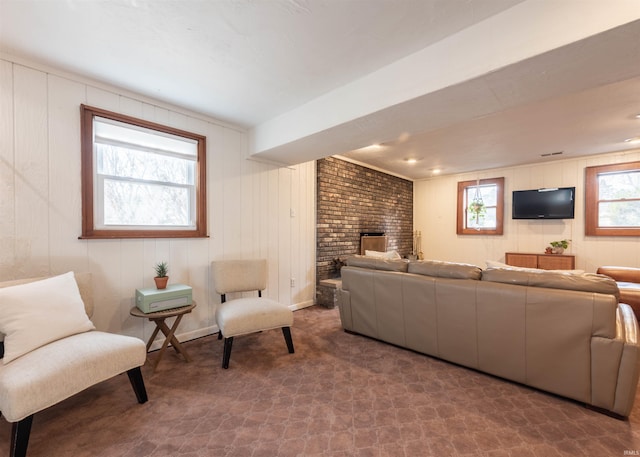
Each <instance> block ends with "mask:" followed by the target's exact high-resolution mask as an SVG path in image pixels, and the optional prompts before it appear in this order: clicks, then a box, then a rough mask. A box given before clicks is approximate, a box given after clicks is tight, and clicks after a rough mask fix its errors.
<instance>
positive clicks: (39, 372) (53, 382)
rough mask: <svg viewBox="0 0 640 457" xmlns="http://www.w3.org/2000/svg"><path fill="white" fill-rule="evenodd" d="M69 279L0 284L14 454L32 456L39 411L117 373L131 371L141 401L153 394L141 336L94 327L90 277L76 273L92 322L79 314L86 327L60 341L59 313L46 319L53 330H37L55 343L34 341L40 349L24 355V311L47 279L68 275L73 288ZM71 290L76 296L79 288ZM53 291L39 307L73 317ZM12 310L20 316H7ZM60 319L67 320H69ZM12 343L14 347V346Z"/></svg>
mask: <svg viewBox="0 0 640 457" xmlns="http://www.w3.org/2000/svg"><path fill="white" fill-rule="evenodd" d="M68 275H72V273H68V274H67V275H61V276H57V277H55V278H48V279H45V280H40V279H41V278H40V279H27V280H19V281H9V282H2V283H0V302H1V303H2V304H3V306H2V307H1V308H0V331H2V332H3V333H5V334H6V336H5V340H4V342H3V355H4V358H3V360H2V361H0V411H1V413H2V415H3V416H4V418H5V419H6V420H7V421H8V422H11V423H12V424H13V426H12V436H11V448H10V455H11V456H16V457H17V456H25V455H26V453H27V446H28V444H29V434H30V431H31V423H32V421H33V415H34V414H35V413H37V412H39V411H42V410H43V409H45V408H48V407H49V406H52V405H54V404H56V403H58V402H60V401H62V400H64V399H66V398H69V397H71V396H72V395H75V394H76V393H78V392H80V391H82V390H84V389H86V388H88V387H90V386H92V385H94V384H97V383H99V382H102V381H104V380H106V379H109V378H111V377H113V376H115V375H117V374H121V373H125V372H126V373H127V374H128V377H129V381H130V382H131V385H132V386H133V390H134V392H135V394H136V397H137V400H138V403H144V402H146V401H147V392H146V389H145V385H144V380H143V379H142V373H141V370H140V367H141V366H142V365H143V364H144V363H145V360H146V355H147V351H146V348H145V344H144V342H142V341H141V340H140V339H138V338H134V337H130V336H124V335H117V334H112V333H105V332H100V331H97V330H95V329H93V324H92V323H91V321H90V320H89V319H88V317H89V316H91V314H92V312H93V302H92V295H91V275H90V274H87V273H85V274H76V275H75V283H76V284H77V287H76V291H75V293H76V295H77V292H78V289H79V294H80V297H81V299H80V303H83V304H84V309H85V312H86V316H84V317H86V318H87V319H86V321H87V322H88V323H87V322H83V316H77V317H79V319H80V320H79V321H80V323H81V325H80V327H76V330H77V333H74V331H73V330H71V331H70V332H69V331H68V332H67V333H71V334H69V335H63V336H61V337H57V336H56V335H55V331H56V329H57V328H59V325H58V322H57V321H58V319H57V317H56V315H54V316H53V317H51V316H48V317H47V319H46V320H45V322H48V325H47V328H44V329H42V328H37V329H36V330H38V335H41V334H43V333H44V334H48V333H50V332H53V333H52V335H53V336H51V337H50V338H54V340H52V341H49V342H46V343H44V344H42V345H39V346H38V344H40V342H33V343H32V346H33V345H36V347H35V348H33V349H30V348H26V349H27V351H26V352H24V353H21V352H23V348H19V347H17V346H18V345H20V344H23V342H24V341H23V339H22V340H21V337H20V335H16V334H13V333H11V331H13V330H15V329H16V328H17V327H19V326H20V325H17V324H16V321H18V320H20V319H23V320H24V318H25V316H27V315H28V312H29V311H28V310H27V311H26V312H23V309H27V308H31V309H32V310H34V309H36V307H34V306H33V303H32V301H33V300H30V297H33V296H34V295H33V294H34V293H35V294H36V295H37V294H38V293H40V294H42V292H44V291H47V287H48V284H49V283H48V282H46V281H48V280H54V279H56V280H57V278H64V277H65V276H66V279H65V280H66V283H65V284H67V285H69V278H72V276H68ZM71 280H72V279H71ZM51 284H53V285H55V284H57V283H56V282H53V283H51ZM27 285H28V286H29V287H31V288H33V287H34V286H36V285H38V286H39V285H41V286H42V287H40V288H39V289H36V291H35V292H34V291H33V290H31V291H29V290H26V291H25V287H24V286H27ZM71 285H73V283H71ZM55 289H59V288H58V287H56V288H55ZM70 289H71V293H72V294H73V293H74V291H73V287H71V288H70ZM50 292H51V296H50V297H46V299H44V300H41V301H40V303H37V305H38V306H40V307H41V309H43V310H44V312H43V314H46V313H51V312H52V311H53V312H55V313H56V314H57V315H63V314H67V313H66V312H65V311H64V309H56V308H55V306H56V296H55V295H56V294H58V293H59V290H51V291H50ZM30 294H31V295H30ZM58 295H59V294H58ZM57 298H60V297H59V296H58V297H57ZM7 303H9V306H8V307H7V306H5V305H6V304H7ZM12 312H13V313H14V314H15V315H17V316H18V317H15V316H8V315H7V314H9V313H12ZM25 313H26V314H25ZM69 314H73V313H72V312H71V313H69ZM76 314H77V313H76ZM31 317H33V316H31ZM58 317H60V318H61V319H63V318H66V317H67V316H58ZM37 325H38V324H37V323H36V324H33V325H32V324H30V323H27V325H24V326H23V327H24V328H27V329H29V331H31V332H32V333H33V328H32V327H37ZM7 329H9V331H8V330H7ZM58 336H60V335H58ZM29 337H31V336H29ZM10 339H11V340H10ZM27 339H28V338H27ZM10 343H11V347H9V346H10Z"/></svg>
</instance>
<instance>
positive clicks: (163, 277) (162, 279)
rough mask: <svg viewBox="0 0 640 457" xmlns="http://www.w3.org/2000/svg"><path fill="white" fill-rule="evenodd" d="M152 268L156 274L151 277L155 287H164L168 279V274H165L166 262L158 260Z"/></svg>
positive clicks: (166, 269) (167, 269) (167, 270)
mask: <svg viewBox="0 0 640 457" xmlns="http://www.w3.org/2000/svg"><path fill="white" fill-rule="evenodd" d="M153 269H154V270H155V272H156V276H155V278H153V280H154V281H155V282H156V288H158V289H166V288H167V281H169V276H167V273H168V272H169V267H168V266H167V262H159V263H157V264H156V266H155V267H153Z"/></svg>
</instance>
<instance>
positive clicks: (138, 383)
mask: <svg viewBox="0 0 640 457" xmlns="http://www.w3.org/2000/svg"><path fill="white" fill-rule="evenodd" d="M127 375H129V382H131V387H133V391H134V392H135V394H136V398H137V399H138V403H145V402H146V401H147V400H148V398H147V389H146V388H145V387H144V379H142V371H141V370H140V367H137V368H132V369H131V370H129V371H127Z"/></svg>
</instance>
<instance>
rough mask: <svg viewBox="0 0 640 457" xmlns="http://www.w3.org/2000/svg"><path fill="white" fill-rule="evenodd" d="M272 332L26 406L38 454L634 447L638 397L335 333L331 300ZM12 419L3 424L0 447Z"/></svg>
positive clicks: (615, 450) (510, 452)
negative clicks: (593, 392) (289, 342)
mask: <svg viewBox="0 0 640 457" xmlns="http://www.w3.org/2000/svg"><path fill="white" fill-rule="evenodd" d="M294 317H295V323H294V327H293V331H292V333H293V339H294V344H295V348H296V353H295V354H288V352H287V348H286V345H285V342H284V338H283V337H282V332H280V331H279V330H273V331H268V332H263V333H260V334H255V335H249V336H245V337H238V338H236V339H235V341H234V347H233V352H232V355H231V363H230V367H229V369H228V370H223V369H222V368H221V367H220V363H221V357H222V342H221V341H218V340H217V339H216V337H215V336H211V337H206V338H201V339H198V340H195V341H190V342H188V343H186V344H185V347H186V349H187V350H188V352H189V354H190V355H191V356H192V358H193V362H191V363H185V362H184V361H183V360H182V359H181V357H180V356H178V355H177V354H175V352H174V351H171V350H169V351H168V352H167V353H166V354H165V357H164V358H163V360H162V361H161V362H160V365H159V366H158V369H157V371H156V372H155V373H153V372H152V362H153V361H154V360H155V357H157V352H155V353H150V354H149V358H148V361H147V364H146V365H145V367H144V368H143V375H144V378H145V382H146V385H147V392H148V394H149V402H147V403H145V404H144V405H139V404H138V403H137V402H136V400H135V396H134V394H133V391H132V390H131V387H130V385H129V381H128V378H127V377H126V375H122V376H118V377H116V378H114V379H111V380H109V381H107V382H104V383H102V384H100V385H98V386H94V387H92V388H90V389H88V390H86V391H84V392H82V393H80V394H78V395H76V396H74V397H73V398H70V399H68V400H66V401H64V402H62V403H61V404H59V405H56V406H54V407H52V408H49V409H48V410H45V411H43V412H41V413H38V414H36V416H35V419H34V422H33V429H32V433H31V441H30V445H29V452H28V455H29V456H30V457H36V456H47V457H51V456H54V457H57V456H72V457H82V456H114V457H115V456H118V457H120V456H136V457H139V456H180V457H186V456H269V457H272V456H316V455H317V456H320V455H325V456H394V457H395V456H411V457H415V456H496V457H498V456H500V457H502V456H518V457H523V456H538V457H550V456H575V455H580V456H594V457H596V456H597V457H602V456H623V455H639V454H640V452H638V451H639V450H640V401H638V402H636V407H635V408H634V411H633V413H632V415H631V417H630V418H629V420H628V421H620V420H617V419H614V418H611V417H609V416H606V415H603V414H600V413H598V412H595V411H592V410H589V409H586V408H584V407H583V406H582V405H580V404H578V403H575V402H573V401H570V400H566V399H563V398H559V397H556V396H553V395H550V394H547V393H544V392H540V391H536V390H533V389H530V388H528V387H524V386H520V385H517V384H514V383H511V382H508V381H504V380H501V379H498V378H494V377H491V376H488V375H485V374H482V373H478V372H475V371H473V370H468V369H465V368H462V367H459V366H456V365H452V364H449V363H447V362H443V361H440V360H437V359H433V358H431V357H427V356H424V355H420V354H416V353H413V352H411V351H407V350H403V349H399V348H396V347H393V346H390V345H387V344H384V343H380V342H377V341H373V340H371V339H368V338H365V337H361V336H356V335H351V334H347V333H345V332H343V331H342V329H341V327H340V321H339V317H338V311H337V310H336V309H333V310H328V309H325V308H321V307H317V306H314V307H311V308H306V309H303V310H300V311H296V312H295V313H294ZM9 436H10V425H9V424H8V423H7V422H6V421H4V420H3V421H0V455H7V454H8V448H9Z"/></svg>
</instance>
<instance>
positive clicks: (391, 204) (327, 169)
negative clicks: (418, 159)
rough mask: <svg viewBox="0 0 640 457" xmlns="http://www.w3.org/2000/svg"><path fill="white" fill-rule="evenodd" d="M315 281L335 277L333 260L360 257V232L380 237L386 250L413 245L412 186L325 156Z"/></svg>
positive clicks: (320, 175)
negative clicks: (383, 238)
mask: <svg viewBox="0 0 640 457" xmlns="http://www.w3.org/2000/svg"><path fill="white" fill-rule="evenodd" d="M316 185H317V192H316V198H317V216H316V217H317V221H316V230H317V233H316V235H317V252H316V262H317V263H316V278H317V281H321V280H323V279H328V278H334V277H337V276H338V273H339V272H338V270H337V269H336V266H335V263H334V261H335V259H344V258H346V257H348V256H349V255H353V254H359V253H360V233H361V232H384V233H385V234H386V235H387V250H388V251H390V250H396V251H398V253H399V254H400V255H401V256H403V257H404V256H406V255H408V254H410V253H411V249H412V246H413V182H411V181H408V180H406V179H402V178H398V177H396V176H392V175H388V174H386V173H382V172H379V171H376V170H372V169H370V168H366V167H363V166H361V165H356V164H354V163H351V162H346V161H344V160H340V159H336V158H334V157H328V158H325V159H320V160H318V162H317V183H316Z"/></svg>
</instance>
